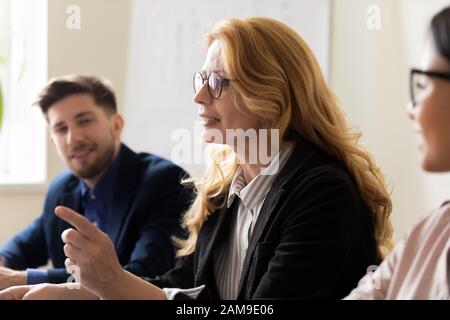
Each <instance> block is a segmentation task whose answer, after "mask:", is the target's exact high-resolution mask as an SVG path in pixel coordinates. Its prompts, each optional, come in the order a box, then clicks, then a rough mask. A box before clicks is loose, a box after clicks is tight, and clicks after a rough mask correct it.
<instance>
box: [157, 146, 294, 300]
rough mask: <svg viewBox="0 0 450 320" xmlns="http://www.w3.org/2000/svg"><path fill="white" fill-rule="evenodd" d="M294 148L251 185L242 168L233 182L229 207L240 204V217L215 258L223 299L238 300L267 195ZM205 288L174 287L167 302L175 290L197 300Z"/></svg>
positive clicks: (285, 151)
mask: <svg viewBox="0 0 450 320" xmlns="http://www.w3.org/2000/svg"><path fill="white" fill-rule="evenodd" d="M294 146H295V145H294V144H290V145H288V146H287V147H286V148H284V149H283V150H281V152H280V153H279V154H278V155H277V156H276V157H275V158H274V160H273V161H272V162H271V163H270V164H269V165H268V166H267V167H265V168H264V169H263V170H262V171H261V173H260V174H259V175H257V176H256V177H255V178H254V179H253V180H251V181H250V183H249V184H246V182H245V178H244V172H243V170H242V167H240V168H239V169H238V170H237V172H236V174H235V176H234V178H233V180H232V182H231V186H230V191H229V193H228V199H227V207H228V208H230V207H231V205H232V204H233V202H234V201H239V208H238V210H237V214H236V215H235V216H233V217H232V222H231V229H230V234H229V238H228V239H229V240H228V241H225V242H223V243H222V244H219V246H218V248H217V250H216V251H215V253H214V257H213V261H214V274H215V278H216V285H217V289H218V291H219V295H220V298H221V299H224V300H232V299H237V295H238V289H239V282H240V279H241V273H242V267H243V265H244V259H245V254H246V253H247V248H248V244H249V240H250V237H251V235H252V233H253V228H254V227H255V224H256V221H257V220H258V216H259V213H260V211H261V208H262V206H263V204H264V200H265V199H266V196H267V193H268V192H269V190H270V187H271V186H272V183H273V181H274V179H275V177H276V176H277V175H278V173H279V171H281V169H282V167H283V166H284V165H285V164H286V162H287V160H288V159H289V157H290V155H291V154H292V151H293V150H294ZM226 214H231V212H229V211H228V212H226ZM203 288H204V286H200V287H197V288H193V289H187V290H188V291H185V290H183V289H173V288H164V289H163V290H164V291H165V292H166V296H167V297H168V299H170V298H172V299H173V297H174V292H173V290H176V292H175V293H178V292H182V293H184V294H187V295H189V296H190V297H191V298H194V299H195V298H196V297H197V296H198V295H199V294H200V292H201V291H202V290H203ZM196 289H198V290H196Z"/></svg>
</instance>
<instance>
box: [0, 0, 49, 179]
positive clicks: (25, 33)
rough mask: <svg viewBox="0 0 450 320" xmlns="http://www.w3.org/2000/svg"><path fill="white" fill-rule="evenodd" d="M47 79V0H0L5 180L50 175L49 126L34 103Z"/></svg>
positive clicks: (0, 159) (0, 140)
mask: <svg viewBox="0 0 450 320" xmlns="http://www.w3.org/2000/svg"><path fill="white" fill-rule="evenodd" d="M46 80H47V1H46V0H33V1H29V0H0V88H1V91H2V95H1V96H2V101H3V103H2V105H3V108H2V117H0V118H2V120H1V125H0V184H3V185H23V184H25V185H27V184H41V183H44V182H45V179H46V155H47V144H46V130H45V121H44V120H43V117H42V115H41V114H40V110H39V109H38V108H37V107H32V103H33V101H34V100H35V98H36V96H37V94H38V92H39V91H40V90H41V89H42V87H43V86H44V85H45V83H46Z"/></svg>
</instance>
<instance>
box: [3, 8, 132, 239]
mask: <svg viewBox="0 0 450 320" xmlns="http://www.w3.org/2000/svg"><path fill="white" fill-rule="evenodd" d="M69 5H78V6H79V7H80V9H81V29H80V30H69V29H67V27H66V20H67V18H68V17H69V15H68V14H67V13H66V10H67V7H68V6H69ZM130 7H131V2H130V1H128V0H120V1H110V0H93V1H92V0H49V1H48V19H49V26H48V76H49V78H51V77H55V76H61V75H65V74H68V73H88V74H93V75H99V76H104V77H107V78H109V79H111V81H112V82H113V83H114V84H115V91H116V93H117V98H118V104H119V106H120V110H122V111H123V100H124V98H123V97H124V83H125V70H126V64H127V48H128V22H129V12H130ZM48 149H49V151H48V157H47V159H48V160H47V168H48V174H47V184H48V183H49V182H50V181H51V180H52V179H53V178H54V177H55V175H56V174H57V173H58V172H60V171H61V170H62V169H63V168H64V165H63V163H62V162H61V161H60V159H59V158H58V156H57V155H56V152H55V151H54V149H53V148H52V147H51V146H49V148H48ZM30 161H31V159H30ZM45 191H46V186H42V187H31V188H26V187H18V188H9V189H4V188H1V189H0V212H1V215H2V217H1V223H0V243H3V242H4V241H5V240H7V239H8V238H10V237H11V236H12V235H14V234H15V233H16V232H18V231H19V230H21V229H22V228H24V227H25V226H27V225H28V224H29V223H30V222H31V221H32V220H33V219H34V218H35V217H37V215H38V214H40V212H41V210H42V206H43V201H44V196H45Z"/></svg>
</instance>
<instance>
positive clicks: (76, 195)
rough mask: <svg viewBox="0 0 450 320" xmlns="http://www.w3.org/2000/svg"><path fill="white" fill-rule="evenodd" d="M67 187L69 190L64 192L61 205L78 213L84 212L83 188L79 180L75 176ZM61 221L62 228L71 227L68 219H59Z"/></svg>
mask: <svg viewBox="0 0 450 320" xmlns="http://www.w3.org/2000/svg"><path fill="white" fill-rule="evenodd" d="M67 189H68V190H67V191H66V192H65V193H64V194H63V197H62V203H61V205H62V206H65V207H67V208H70V209H72V210H74V211H75V212H77V213H82V212H81V211H82V209H83V208H82V206H81V190H80V185H79V180H78V179H75V178H74V179H73V181H72V182H71V183H70V185H69V186H68V187H67ZM59 221H60V226H61V230H65V229H68V228H70V227H71V225H70V224H69V223H67V222H66V221H64V220H62V219H59Z"/></svg>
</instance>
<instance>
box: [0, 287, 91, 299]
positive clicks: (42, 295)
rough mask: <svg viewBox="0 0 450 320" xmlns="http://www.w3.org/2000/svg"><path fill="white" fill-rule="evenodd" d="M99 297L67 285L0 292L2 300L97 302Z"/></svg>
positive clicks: (18, 288) (10, 289)
mask: <svg viewBox="0 0 450 320" xmlns="http://www.w3.org/2000/svg"><path fill="white" fill-rule="evenodd" d="M96 299H98V298H97V296H95V295H93V294H92V293H90V292H88V291H86V290H84V289H83V288H81V289H74V288H73V286H69V285H67V284H48V283H43V284H38V285H28V286H17V287H11V288H9V289H6V290H3V291H1V292H0V300H96Z"/></svg>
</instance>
